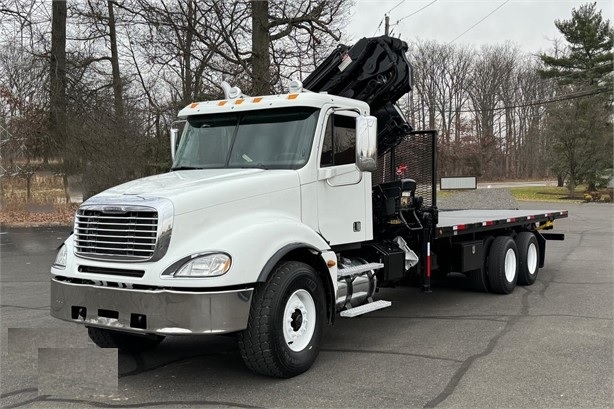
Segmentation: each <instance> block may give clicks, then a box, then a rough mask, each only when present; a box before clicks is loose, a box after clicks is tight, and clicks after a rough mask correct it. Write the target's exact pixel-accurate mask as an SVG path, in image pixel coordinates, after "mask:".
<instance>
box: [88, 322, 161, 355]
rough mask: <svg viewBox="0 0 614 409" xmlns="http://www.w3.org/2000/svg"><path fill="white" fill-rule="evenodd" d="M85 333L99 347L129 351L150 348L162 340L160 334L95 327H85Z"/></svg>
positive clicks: (134, 351)
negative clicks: (153, 334)
mask: <svg viewBox="0 0 614 409" xmlns="http://www.w3.org/2000/svg"><path fill="white" fill-rule="evenodd" d="M87 335H89V337H90V339H91V340H92V341H94V344H96V345H98V346H99V347H100V348H117V349H119V350H120V351H123V352H130V353H140V352H145V351H149V350H152V349H154V348H156V347H157V346H158V345H159V344H160V342H162V341H163V340H164V337H163V336H160V335H155V336H152V337H149V336H145V335H134V334H129V333H127V332H120V331H113V330H108V329H104V328H96V327H87Z"/></svg>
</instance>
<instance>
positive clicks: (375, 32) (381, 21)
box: [372, 18, 384, 37]
mask: <svg viewBox="0 0 614 409" xmlns="http://www.w3.org/2000/svg"><path fill="white" fill-rule="evenodd" d="M383 22H384V18H382V19H381V20H380V21H379V25H378V26H377V28H376V29H375V31H374V32H373V35H372V37H375V34H377V32H378V31H379V29H380V28H381V27H382V23H383Z"/></svg>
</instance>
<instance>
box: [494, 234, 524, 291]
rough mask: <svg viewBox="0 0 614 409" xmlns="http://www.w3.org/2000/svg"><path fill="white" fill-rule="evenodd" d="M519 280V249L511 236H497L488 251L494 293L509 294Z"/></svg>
mask: <svg viewBox="0 0 614 409" xmlns="http://www.w3.org/2000/svg"><path fill="white" fill-rule="evenodd" d="M517 280H518V249H517V247H516V243H515V242H514V240H513V239H512V238H511V237H508V236H499V237H497V238H495V241H493V243H492V246H491V247H490V251H489V252H488V281H489V283H490V289H491V291H492V292H493V293H498V294H509V293H511V292H512V291H514V288H516V281H517Z"/></svg>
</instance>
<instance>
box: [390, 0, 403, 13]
mask: <svg viewBox="0 0 614 409" xmlns="http://www.w3.org/2000/svg"><path fill="white" fill-rule="evenodd" d="M403 3H405V0H401V1H400V2H398V3H397V5H396V6H394V7H393V8H391V9H390V10H388V11H387V12H386V14H390V12H391V11H392V10H394V9H396V8H397V7H399V6H400V5H401V4H403Z"/></svg>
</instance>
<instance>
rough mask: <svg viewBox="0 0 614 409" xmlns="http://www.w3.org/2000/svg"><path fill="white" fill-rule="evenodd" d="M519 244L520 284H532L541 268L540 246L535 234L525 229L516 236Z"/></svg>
mask: <svg viewBox="0 0 614 409" xmlns="http://www.w3.org/2000/svg"><path fill="white" fill-rule="evenodd" d="M516 245H517V246H518V284H520V285H531V284H533V283H534V282H535V280H536V279H537V272H538V270H539V246H538V244H537V238H536V237H535V234H533V233H530V232H528V231H523V232H521V233H519V234H518V236H517V237H516Z"/></svg>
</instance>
